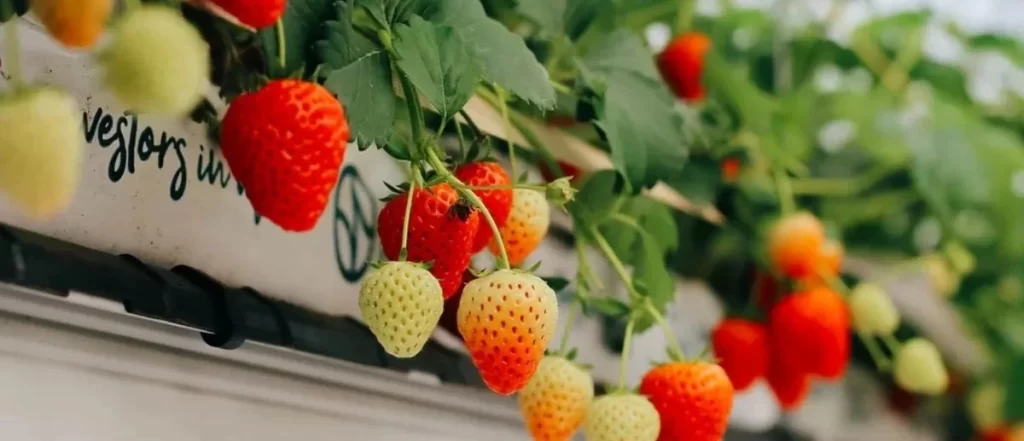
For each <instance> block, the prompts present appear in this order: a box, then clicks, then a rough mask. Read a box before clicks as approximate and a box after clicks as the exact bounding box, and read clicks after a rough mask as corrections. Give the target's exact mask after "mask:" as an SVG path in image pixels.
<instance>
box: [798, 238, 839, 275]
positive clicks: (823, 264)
mask: <svg viewBox="0 0 1024 441" xmlns="http://www.w3.org/2000/svg"><path fill="white" fill-rule="evenodd" d="M843 254H844V251H843V246H842V245H841V244H839V242H836V241H834V240H829V241H826V242H825V244H824V245H822V246H821V250H819V252H818V262H817V264H816V265H815V272H814V273H813V274H810V275H808V276H805V277H804V278H803V279H802V280H801V282H802V283H803V284H805V285H825V286H828V285H829V283H830V280H828V279H830V278H835V277H838V276H839V274H840V273H841V271H842V268H843Z"/></svg>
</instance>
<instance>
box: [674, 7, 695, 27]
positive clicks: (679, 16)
mask: <svg viewBox="0 0 1024 441" xmlns="http://www.w3.org/2000/svg"><path fill="white" fill-rule="evenodd" d="M696 15H697V0H679V9H677V10H676V34H680V33H683V32H686V31H689V30H690V28H692V27H693V18H694V17H695V16H696Z"/></svg>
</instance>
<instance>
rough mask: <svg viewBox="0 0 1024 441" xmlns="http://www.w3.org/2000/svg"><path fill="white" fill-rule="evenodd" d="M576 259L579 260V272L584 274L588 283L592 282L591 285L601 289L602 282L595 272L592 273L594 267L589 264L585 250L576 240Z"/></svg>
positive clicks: (602, 287)
mask: <svg viewBox="0 0 1024 441" xmlns="http://www.w3.org/2000/svg"><path fill="white" fill-rule="evenodd" d="M576 259H577V260H578V261H579V266H580V270H581V272H582V273H583V274H584V275H586V277H587V279H588V280H590V283H592V284H593V287H594V288H596V289H598V290H603V289H604V283H603V282H601V279H600V278H598V277H597V274H594V268H593V267H591V266H590V262H589V261H588V260H587V251H586V250H585V249H584V248H583V243H582V242H578V243H577V245H576Z"/></svg>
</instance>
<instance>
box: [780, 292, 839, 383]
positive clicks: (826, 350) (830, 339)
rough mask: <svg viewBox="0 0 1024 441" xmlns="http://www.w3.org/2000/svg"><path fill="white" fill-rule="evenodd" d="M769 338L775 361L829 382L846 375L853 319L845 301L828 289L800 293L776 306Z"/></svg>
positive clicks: (790, 296) (792, 295)
mask: <svg viewBox="0 0 1024 441" xmlns="http://www.w3.org/2000/svg"><path fill="white" fill-rule="evenodd" d="M769 334H770V340H771V347H772V351H773V357H775V356H778V357H779V358H780V359H782V360H783V362H784V363H786V364H787V366H790V367H791V368H793V369H796V370H799V371H803V372H805V373H809V374H815V375H819V376H821V377H823V378H825V379H829V380H837V379H839V378H840V377H842V376H843V374H844V373H845V372H846V367H847V366H848V365H849V362H850V315H849V311H848V310H847V307H846V302H844V301H843V298H842V297H839V295H838V294H836V293H835V292H833V291H832V290H830V289H828V288H824V287H815V288H811V289H809V290H806V291H802V292H797V293H795V294H791V295H789V296H787V297H786V298H785V299H783V300H782V301H781V302H779V303H778V304H777V305H775V308H774V309H772V312H771V330H770V332H769ZM773 361H774V358H773Z"/></svg>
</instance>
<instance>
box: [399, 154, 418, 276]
mask: <svg viewBox="0 0 1024 441" xmlns="http://www.w3.org/2000/svg"><path fill="white" fill-rule="evenodd" d="M419 166H420V165H419V163H417V162H413V163H412V164H411V165H410V168H411V172H412V179H410V184H409V193H408V197H406V199H405V218H404V219H402V251H400V252H399V253H398V260H399V261H402V262H405V259H406V258H408V255H409V252H408V248H407V247H406V246H407V245H408V243H409V219H410V218H412V200H413V198H415V197H416V185H417V184H419V176H420V174H419Z"/></svg>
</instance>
